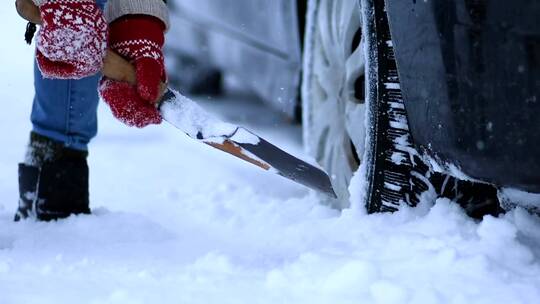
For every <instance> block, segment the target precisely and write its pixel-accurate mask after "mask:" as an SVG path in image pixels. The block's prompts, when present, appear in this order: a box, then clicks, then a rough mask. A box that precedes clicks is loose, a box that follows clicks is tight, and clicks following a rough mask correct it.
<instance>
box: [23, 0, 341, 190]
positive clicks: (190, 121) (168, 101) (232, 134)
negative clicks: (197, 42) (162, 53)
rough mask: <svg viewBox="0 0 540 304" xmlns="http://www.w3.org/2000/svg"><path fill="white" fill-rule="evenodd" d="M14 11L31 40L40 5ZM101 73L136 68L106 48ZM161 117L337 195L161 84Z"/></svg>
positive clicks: (129, 78) (314, 171)
mask: <svg viewBox="0 0 540 304" xmlns="http://www.w3.org/2000/svg"><path fill="white" fill-rule="evenodd" d="M15 4H16V7H17V11H18V13H19V15H21V17H23V18H24V19H26V20H28V21H29V22H30V23H29V25H28V27H27V32H26V35H25V36H26V37H25V38H26V40H27V42H30V40H31V39H32V36H33V32H34V31H35V24H40V23H41V18H40V14H39V9H38V8H37V7H36V6H35V5H34V4H33V3H32V1H30V0H17V1H16V2H15ZM102 72H103V74H104V75H105V76H107V77H109V78H111V79H114V80H118V81H126V82H129V83H131V84H135V83H136V82H137V80H136V77H135V68H134V67H133V66H132V65H131V64H130V63H129V62H127V61H126V60H124V59H123V58H122V57H121V56H120V55H118V54H116V53H114V52H113V51H110V50H109V51H108V52H107V56H106V58H105V62H104V67H103V71H102ZM157 106H158V107H159V111H160V113H161V115H162V116H163V118H164V119H165V120H166V121H168V122H169V123H171V124H172V125H173V126H175V127H176V128H178V129H180V130H182V131H183V132H184V133H186V134H187V135H188V136H190V137H191V138H194V139H196V140H199V141H201V142H203V143H205V144H207V145H210V146H212V147H214V148H216V149H219V150H222V151H224V152H227V153H229V154H232V155H234V156H236V157H238V158H240V159H242V160H244V161H247V162H249V163H251V164H253V165H256V166H258V167H260V168H262V169H264V170H266V171H271V172H274V173H277V174H279V175H281V176H283V177H285V178H288V179H290V180H293V181H295V182H297V183H299V184H302V185H304V186H307V187H309V188H311V189H314V190H317V191H320V192H322V193H325V194H327V195H329V196H331V197H334V198H335V197H336V193H335V192H334V189H333V187H332V183H331V181H330V178H329V177H328V175H327V174H326V173H325V172H324V171H323V170H321V169H319V168H317V167H315V166H313V165H311V164H308V163H306V162H304V161H302V160H300V159H298V158H296V157H294V156H292V155H290V154H289V153H287V152H285V151H283V150H281V149H279V148H278V147H276V146H274V145H272V144H271V143H269V142H268V141H266V140H264V139H263V138H261V137H259V136H257V135H255V134H254V133H252V132H251V131H249V130H247V129H245V128H243V127H239V126H235V125H232V124H228V123H224V122H221V121H219V120H218V119H216V118H214V117H212V116H211V115H209V114H208V113H206V112H205V111H204V110H203V109H202V108H200V107H199V106H198V105H197V104H196V103H195V102H193V101H192V100H190V99H189V98H187V97H184V96H182V95H181V94H180V93H178V92H176V91H174V90H172V89H170V88H168V87H167V86H166V85H165V84H163V95H162V97H161V98H160V100H159V101H158V102H157Z"/></svg>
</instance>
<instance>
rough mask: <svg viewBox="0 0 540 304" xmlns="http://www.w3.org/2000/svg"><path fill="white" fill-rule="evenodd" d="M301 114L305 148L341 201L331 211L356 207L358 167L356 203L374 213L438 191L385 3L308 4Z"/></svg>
mask: <svg viewBox="0 0 540 304" xmlns="http://www.w3.org/2000/svg"><path fill="white" fill-rule="evenodd" d="M302 108H303V112H302V114H303V127H304V140H305V146H306V148H307V150H308V152H309V153H310V154H311V155H313V156H314V157H315V158H316V160H317V161H318V162H319V164H320V165H321V166H323V168H324V169H325V170H326V171H327V172H328V173H329V174H330V175H331V177H332V183H333V185H334V188H335V190H336V193H337V195H338V199H336V200H331V199H325V200H324V201H326V202H328V203H329V204H330V205H331V206H332V207H335V208H337V209H343V208H346V207H349V205H350V203H351V202H350V200H349V197H350V194H349V188H350V187H349V186H350V185H349V184H350V182H351V178H352V176H353V174H354V173H355V172H356V171H357V170H358V168H362V170H360V171H359V172H358V177H359V178H358V179H356V178H355V179H354V180H355V183H362V184H361V185H355V189H359V190H358V191H357V192H358V195H357V196H356V199H357V200H358V201H355V202H352V203H354V204H355V205H357V204H358V205H364V206H365V207H366V209H367V211H368V212H370V213H373V212H384V211H395V210H398V209H399V207H400V206H401V205H408V206H416V205H417V204H418V202H419V201H420V200H421V197H422V196H423V195H424V193H433V187H432V186H431V185H430V182H429V176H430V174H431V173H430V170H429V168H428V167H427V166H426V165H425V164H424V163H423V161H422V160H421V158H420V156H419V154H418V153H417V151H416V150H415V148H414V145H413V142H412V138H411V135H410V132H409V125H408V118H407V113H406V111H405V104H404V102H403V96H402V93H401V88H400V82H399V76H398V71H397V63H396V60H395V56H394V48H393V42H392V40H391V34H390V27H389V24H388V18H387V15H386V9H385V2H384V1H378V0H341V1H333V0H311V1H310V2H309V4H308V20H307V24H306V41H305V54H304V78H303V84H302ZM366 126H369V127H367V128H366ZM361 164H362V166H360V165H361ZM355 192H356V191H355Z"/></svg>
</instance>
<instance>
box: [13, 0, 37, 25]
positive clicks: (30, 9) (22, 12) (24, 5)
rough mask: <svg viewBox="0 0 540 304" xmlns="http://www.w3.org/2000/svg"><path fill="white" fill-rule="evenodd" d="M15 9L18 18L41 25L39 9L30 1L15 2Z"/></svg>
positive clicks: (17, 0)
mask: <svg viewBox="0 0 540 304" xmlns="http://www.w3.org/2000/svg"><path fill="white" fill-rule="evenodd" d="M15 8H16V9H17V13H19V16H21V17H23V18H24V19H26V20H27V21H30V22H32V23H35V24H41V15H40V13H39V8H38V7H37V6H36V5H35V4H34V2H32V0H16V1H15Z"/></svg>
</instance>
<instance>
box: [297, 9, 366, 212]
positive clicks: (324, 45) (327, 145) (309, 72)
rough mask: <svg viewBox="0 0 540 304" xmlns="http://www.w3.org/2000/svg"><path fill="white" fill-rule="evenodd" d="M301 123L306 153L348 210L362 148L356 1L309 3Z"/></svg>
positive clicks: (361, 78) (359, 30)
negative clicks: (322, 170) (351, 184)
mask: <svg viewBox="0 0 540 304" xmlns="http://www.w3.org/2000/svg"><path fill="white" fill-rule="evenodd" d="M304 49H305V53H304V79H303V84H302V100H303V102H302V117H303V129H304V143H305V147H306V148H307V150H308V152H309V153H310V154H311V155H312V156H314V157H315V158H316V160H317V161H318V162H319V164H320V165H321V166H323V167H324V169H325V170H326V171H327V172H328V173H329V174H330V176H331V178H332V183H333V185H334V188H335V190H336V193H337V195H338V199H337V200H331V201H330V202H329V204H330V205H332V207H335V208H338V209H343V208H346V207H348V205H349V191H348V186H349V182H350V180H351V178H352V175H353V173H354V172H355V171H356V170H357V169H358V167H359V165H360V157H361V156H362V155H363V154H364V146H365V131H364V121H365V79H366V78H365V74H366V69H365V49H364V37H363V35H362V16H361V10H360V4H359V1H358V0H340V1H335V0H310V1H309V3H308V17H307V24H306V41H305V46H304Z"/></svg>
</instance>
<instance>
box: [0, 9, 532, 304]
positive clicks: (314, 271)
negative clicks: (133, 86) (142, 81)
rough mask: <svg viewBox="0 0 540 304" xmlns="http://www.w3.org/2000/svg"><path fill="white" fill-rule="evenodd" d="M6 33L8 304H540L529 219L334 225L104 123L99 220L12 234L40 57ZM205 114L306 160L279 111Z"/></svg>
mask: <svg viewBox="0 0 540 304" xmlns="http://www.w3.org/2000/svg"><path fill="white" fill-rule="evenodd" d="M0 17H1V19H2V20H4V21H3V22H4V23H5V24H9V27H10V28H12V29H13V30H10V31H5V32H4V34H3V37H4V39H5V43H4V47H3V48H1V49H0V67H2V73H1V75H0V77H1V79H0V80H1V81H0V86H1V90H0V95H1V98H0V102H1V103H2V104H3V106H4V108H3V110H2V111H0V142H1V143H2V149H1V150H0V151H1V152H0V303H2V304H11V303H24V304H31V303H54V304H63V303H70V304H71V303H92V304H93V303H130V304H131V303H205V304H208V303H220V304H222V303H235V304H237V303H250V304H251V303H272V304H274V303H295V304H299V303H332V304H333V303H467V304H470V303H490V304H492V303H539V302H540V263H539V261H540V220H539V219H538V217H535V216H531V215H529V214H528V213H526V212H525V211H523V210H522V209H517V210H514V211H511V212H509V213H507V214H506V215H504V216H501V217H500V218H493V217H486V218H484V220H483V221H482V222H476V221H473V220H471V219H470V218H468V217H467V216H466V215H465V214H464V213H463V211H462V210H461V209H460V208H459V207H458V206H457V205H456V204H454V203H452V202H450V201H448V200H442V199H440V200H438V201H436V202H433V201H428V200H425V201H424V202H422V205H423V206H427V208H417V209H404V210H402V211H400V212H397V213H395V214H376V215H367V214H365V212H364V211H363V210H362V208H361V206H360V203H359V202H352V205H353V208H352V209H350V210H345V211H343V212H342V213H338V212H336V211H334V210H331V209H329V208H327V207H324V206H322V205H320V204H319V202H318V199H317V197H316V196H315V195H313V194H312V193H310V192H308V191H306V190H305V189H304V188H302V187H300V186H297V185H295V184H293V183H290V182H289V181H287V180H285V179H283V178H280V177H278V176H274V175H272V174H269V173H265V172H264V171H262V170H260V169H258V168H256V167H254V166H252V165H249V164H247V163H244V162H242V161H240V160H237V159H235V158H234V157H232V156H229V155H227V154H225V153H222V152H219V151H216V150H214V149H212V148H210V147H208V146H206V145H202V144H200V143H198V142H197V141H194V140H191V139H189V138H187V137H186V136H184V135H183V134H181V132H178V130H176V129H174V128H172V127H170V126H167V125H166V124H164V125H162V126H156V127H149V128H146V129H144V130H137V129H129V128H127V127H124V126H122V125H121V124H120V123H119V122H117V121H115V120H114V119H113V118H112V116H111V115H110V113H108V110H107V107H101V109H100V112H99V115H100V134H99V136H98V137H97V138H96V140H95V141H94V142H93V143H92V145H91V147H90V159H89V162H90V169H91V177H90V178H91V180H90V182H91V189H90V190H91V201H92V209H93V211H94V212H93V214H92V215H89V216H78V217H71V218H69V219H67V220H63V221H58V222H51V223H40V222H33V221H24V222H20V223H14V222H13V221H12V218H13V214H14V211H15V208H16V201H17V171H16V170H17V162H19V161H21V160H23V158H24V147H25V144H26V141H27V137H28V132H29V129H30V123H29V113H30V108H31V101H32V89H31V88H32V55H33V49H32V48H31V47H28V46H25V45H24V42H23V39H22V34H23V32H24V26H25V24H24V22H22V21H20V20H18V17H17V15H16V13H15V11H14V8H13V5H12V3H11V2H6V3H3V4H2V9H0ZM201 104H203V105H204V106H205V107H208V108H209V109H211V110H212V111H217V110H224V111H222V112H221V113H222V114H221V115H222V116H223V117H225V118H226V119H228V120H231V121H233V122H235V123H242V124H247V125H248V127H249V128H250V129H253V130H254V131H256V132H257V133H260V134H261V135H263V136H264V137H266V138H267V139H269V140H270V141H272V142H275V143H277V144H278V145H280V146H282V147H284V148H285V149H287V150H289V151H291V152H293V153H294V154H297V155H300V156H302V155H301V153H302V148H301V147H300V146H299V142H300V138H299V137H300V136H299V135H300V133H301V132H300V130H298V128H297V127H292V126H286V125H285V124H284V123H283V122H281V121H279V119H278V118H275V117H274V118H271V117H270V115H269V114H268V111H270V110H268V109H264V108H262V109H261V108H259V107H258V106H256V105H255V104H254V103H244V105H243V111H239V110H238V108H236V110H235V108H234V107H235V106H237V104H234V103H233V104H231V103H227V102H226V101H224V100H205V101H204V102H202V103H201ZM255 110H258V111H266V112H258V113H264V114H263V115H260V116H258V117H256V118H251V119H250V117H252V116H253V115H254V113H257V112H255ZM246 111H247V112H246ZM249 111H252V112H249ZM362 180H363V178H361V177H360V176H359V175H358V174H357V175H356V176H355V181H362ZM363 189H364V187H363V186H362V185H359V184H354V186H353V187H352V189H351V190H352V191H353V198H359V197H363V195H362V192H363V191H364V190H363ZM431 205H433V207H431ZM429 207H431V208H429Z"/></svg>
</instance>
